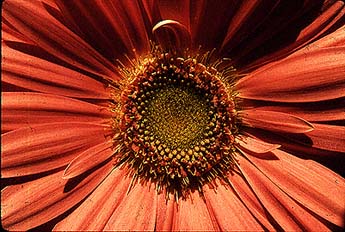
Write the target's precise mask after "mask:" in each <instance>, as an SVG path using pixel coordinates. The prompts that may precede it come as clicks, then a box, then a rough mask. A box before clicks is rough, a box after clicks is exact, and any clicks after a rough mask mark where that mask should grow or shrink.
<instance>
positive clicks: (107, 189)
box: [54, 169, 131, 231]
mask: <svg viewBox="0 0 345 232" xmlns="http://www.w3.org/2000/svg"><path fill="white" fill-rule="evenodd" d="M125 174H126V171H125V170H119V169H115V170H113V171H112V172H111V173H110V174H109V176H108V177H106V178H105V180H104V181H103V182H102V184H101V185H100V186H98V187H97V188H96V189H95V191H93V192H92V194H91V195H90V196H89V197H88V198H87V199H86V200H85V201H83V203H81V205H80V206H78V208H77V209H75V210H74V211H73V212H72V213H70V214H69V215H68V216H67V217H66V218H64V219H63V220H62V221H60V222H58V223H57V224H56V226H55V227H54V231H86V230H89V231H90V230H91V231H101V230H103V229H104V226H105V225H106V223H107V222H108V220H109V218H110V217H111V215H112V213H113V212H114V211H115V209H116V208H117V207H118V206H119V205H120V203H121V202H122V201H123V200H124V199H125V198H126V197H127V196H126V192H127V189H128V187H129V184H130V180H131V179H130V178H126V177H125Z"/></svg>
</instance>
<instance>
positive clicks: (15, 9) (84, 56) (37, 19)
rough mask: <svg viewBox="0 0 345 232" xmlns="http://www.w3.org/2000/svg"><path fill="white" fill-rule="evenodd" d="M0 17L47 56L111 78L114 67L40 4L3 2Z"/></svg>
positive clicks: (35, 2)
mask: <svg viewBox="0 0 345 232" xmlns="http://www.w3.org/2000/svg"><path fill="white" fill-rule="evenodd" d="M2 10H3V11H2V16H3V18H4V19H5V20H6V21H8V23H10V24H11V25H13V26H14V27H15V28H17V29H18V30H19V31H21V33H22V34H24V35H25V36H26V37H27V38H28V39H30V40H32V41H33V42H35V43H36V44H37V45H38V46H39V47H41V48H43V49H44V50H46V51H47V52H49V53H50V54H52V55H54V56H56V57H58V58H60V59H61V60H64V61H66V62H67V63H69V64H73V65H75V66H76V67H78V68H80V69H83V70H86V71H89V72H91V73H95V74H100V73H101V74H104V75H105V77H106V76H108V77H112V76H113V73H114V70H115V66H114V65H113V64H112V63H111V62H109V61H108V60H106V59H105V58H104V57H103V56H101V55H100V54H99V53H98V52H96V51H95V50H94V49H93V48H92V47H91V46H90V45H88V44H87V43H86V42H85V41H83V40H82V39H81V38H80V37H78V36H77V35H75V34H74V33H73V32H72V31H71V30H69V29H68V28H66V27H65V26H64V25H62V24H61V23H60V22H59V21H58V20H56V19H55V18H53V17H52V16H51V15H50V14H49V13H48V11H47V9H46V8H45V6H44V5H43V4H42V3H40V2H39V1H24V2H23V1H15V0H14V1H6V2H4V4H3V8H2Z"/></svg>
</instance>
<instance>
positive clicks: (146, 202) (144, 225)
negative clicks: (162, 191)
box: [104, 184, 157, 231]
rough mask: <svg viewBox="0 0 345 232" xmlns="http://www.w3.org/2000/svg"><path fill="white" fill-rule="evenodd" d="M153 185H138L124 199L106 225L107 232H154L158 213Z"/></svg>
mask: <svg viewBox="0 0 345 232" xmlns="http://www.w3.org/2000/svg"><path fill="white" fill-rule="evenodd" d="M156 207H157V192H156V190H155V189H154V187H153V185H151V186H147V185H142V184H137V185H136V186H135V187H134V188H133V189H132V190H131V191H130V192H129V194H128V195H127V196H126V197H125V198H124V200H123V201H122V202H121V203H120V205H119V206H118V207H117V208H116V210H115V212H114V213H113V214H112V216H111V217H110V219H109V221H108V223H107V224H106V225H105V227H104V230H106V231H113V230H117V231H124V230H126V231H153V230H154V229H155V221H156V213H157V209H156Z"/></svg>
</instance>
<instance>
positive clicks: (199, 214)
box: [172, 191, 219, 231]
mask: <svg viewBox="0 0 345 232" xmlns="http://www.w3.org/2000/svg"><path fill="white" fill-rule="evenodd" d="M172 230H173V231H192V230H194V231H219V228H218V224H217V222H216V221H215V219H214V218H213V217H212V215H211V214H210V212H209V211H208V209H207V206H206V204H205V202H204V200H203V198H201V196H200V195H199V193H198V192H197V191H195V192H193V193H191V196H190V197H189V198H188V199H186V200H181V201H179V204H178V209H177V212H176V215H175V219H174V225H173V229H172Z"/></svg>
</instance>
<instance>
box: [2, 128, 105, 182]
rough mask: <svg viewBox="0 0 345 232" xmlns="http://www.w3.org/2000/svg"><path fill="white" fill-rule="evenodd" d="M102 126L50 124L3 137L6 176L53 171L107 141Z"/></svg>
mask: <svg viewBox="0 0 345 232" xmlns="http://www.w3.org/2000/svg"><path fill="white" fill-rule="evenodd" d="M104 136H105V131H104V127H103V126H102V125H97V124H91V123H76V122H71V123H67V122H66V123H50V124H42V125H39V126H33V127H25V128H21V129H18V130H14V131H11V132H8V133H5V134H3V135H2V136H1V146H2V147H1V148H2V152H1V174H2V177H15V176H21V175H29V174H35V173H41V172H44V171H47V170H52V169H55V168H58V167H62V166H65V165H67V164H68V162H70V161H71V159H73V158H74V157H75V156H77V155H78V154H79V153H80V152H82V151H85V150H86V149H88V148H90V147H92V146H94V145H96V144H99V143H102V142H104V141H105V137H104Z"/></svg>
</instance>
